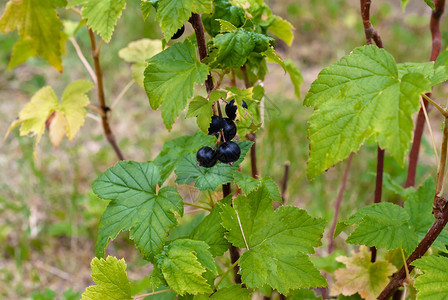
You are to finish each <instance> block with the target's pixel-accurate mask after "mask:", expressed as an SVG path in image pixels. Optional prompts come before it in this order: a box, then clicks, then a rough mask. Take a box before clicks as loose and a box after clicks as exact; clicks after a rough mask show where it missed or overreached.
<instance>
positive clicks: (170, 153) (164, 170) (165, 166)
mask: <svg viewBox="0 0 448 300" xmlns="http://www.w3.org/2000/svg"><path fill="white" fill-rule="evenodd" d="M215 142H216V138H215V137H214V136H209V135H205V134H204V133H202V132H200V131H198V132H197V133H196V134H195V135H192V136H190V135H188V136H182V137H179V138H177V139H173V140H171V141H168V142H165V144H164V145H163V148H162V151H160V153H159V155H158V156H157V157H156V158H155V159H154V163H155V164H156V165H158V166H159V169H160V173H161V182H160V183H159V185H161V184H162V183H163V182H165V180H166V179H167V178H168V176H169V175H170V174H171V173H172V172H173V171H174V169H175V168H176V165H177V163H178V162H179V161H180V160H181V158H182V157H183V155H184V154H185V153H187V152H189V153H196V152H197V151H198V149H199V148H201V147H203V146H204V145H213V144H214V143H215Z"/></svg>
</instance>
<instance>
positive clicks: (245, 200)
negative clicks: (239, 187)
mask: <svg viewBox="0 0 448 300" xmlns="http://www.w3.org/2000/svg"><path fill="white" fill-rule="evenodd" d="M221 219H222V224H223V226H224V227H225V228H226V229H227V230H228V231H229V233H228V235H227V239H228V240H229V241H230V242H232V244H233V245H235V246H236V247H240V248H247V249H248V251H246V252H244V254H243V255H242V256H241V258H240V262H239V266H240V271H239V272H240V274H241V275H242V280H243V283H245V284H246V285H247V286H248V287H250V288H256V287H261V286H263V285H264V284H268V285H270V286H271V287H272V288H274V289H276V290H278V291H279V292H280V293H282V294H285V293H287V292H288V290H290V289H297V288H301V287H317V286H326V281H325V278H324V277H323V276H322V275H320V273H319V271H318V270H317V269H316V268H315V267H314V266H313V264H312V263H311V262H310V260H309V258H308V256H307V255H306V253H314V247H317V246H319V245H320V243H321V242H320V240H321V238H322V233H323V230H324V227H325V221H324V220H323V219H315V218H312V217H310V216H309V215H308V214H307V213H306V211H304V210H302V209H300V208H298V207H291V206H283V207H280V208H278V209H277V210H275V211H273V210H272V200H271V199H270V197H269V191H268V189H267V188H266V186H265V185H264V184H263V185H261V186H260V187H259V188H258V189H257V190H256V191H254V192H252V193H250V194H249V195H248V196H247V197H244V196H241V195H240V196H238V197H237V198H236V199H235V200H234V204H233V207H231V206H230V205H223V212H222V214H221Z"/></svg>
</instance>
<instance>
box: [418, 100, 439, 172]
mask: <svg viewBox="0 0 448 300" xmlns="http://www.w3.org/2000/svg"><path fill="white" fill-rule="evenodd" d="M420 105H421V107H422V109H423V113H424V114H425V119H426V125H427V126H428V130H429V134H430V135H431V141H432V148H433V150H434V156H435V159H436V166H438V165H439V155H438V154H437V146H436V141H435V140H434V134H433V133H432V127H431V123H429V117H428V113H427V112H426V108H425V103H423V99H422V98H420Z"/></svg>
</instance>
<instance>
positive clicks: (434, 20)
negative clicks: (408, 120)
mask: <svg viewBox="0 0 448 300" xmlns="http://www.w3.org/2000/svg"><path fill="white" fill-rule="evenodd" d="M434 6H435V9H434V10H433V11H432V14H431V21H430V22H429V29H430V30H431V37H432V49H431V56H430V57H429V60H430V61H435V60H436V59H437V57H438V56H439V54H440V49H441V46H442V45H441V44H442V43H441V34H440V19H441V17H442V14H443V11H444V8H445V0H436V1H435V3H434ZM427 96H428V97H431V93H428V94H427ZM423 103H424V104H425V108H428V101H426V100H425V99H423ZM424 128H425V114H424V112H423V108H420V111H419V112H418V116H417V121H416V123H415V129H414V138H413V140H412V146H411V152H410V153H409V167H408V174H407V177H406V183H405V185H404V186H405V187H411V186H414V185H415V177H416V174H417V164H418V155H419V152H420V144H421V141H422V135H423V129H424Z"/></svg>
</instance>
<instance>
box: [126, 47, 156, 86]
mask: <svg viewBox="0 0 448 300" xmlns="http://www.w3.org/2000/svg"><path fill="white" fill-rule="evenodd" d="M161 51H162V42H161V41H160V40H151V39H141V40H138V41H134V42H131V43H129V45H128V46H127V47H126V48H123V49H121V50H120V51H119V52H118V55H119V56H120V57H121V58H122V59H123V60H124V61H126V62H129V63H132V67H131V68H132V77H133V78H134V80H135V81H136V82H137V83H138V84H139V85H140V86H141V87H143V88H144V85H143V79H144V72H145V68H146V66H147V65H148V63H147V62H146V60H147V59H148V58H150V57H153V56H154V55H156V54H157V53H159V52H161Z"/></svg>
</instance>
